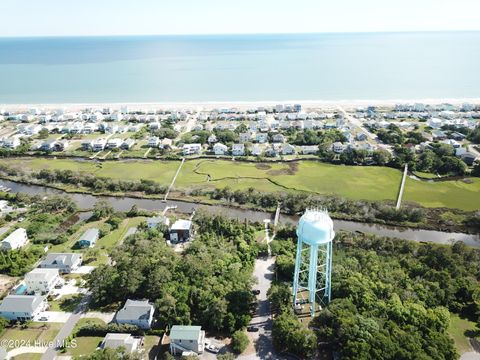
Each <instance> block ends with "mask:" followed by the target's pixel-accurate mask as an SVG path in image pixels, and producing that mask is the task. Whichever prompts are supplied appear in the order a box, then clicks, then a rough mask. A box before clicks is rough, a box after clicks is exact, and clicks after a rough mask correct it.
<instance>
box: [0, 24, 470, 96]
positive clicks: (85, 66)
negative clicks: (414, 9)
mask: <svg viewBox="0 0 480 360" xmlns="http://www.w3.org/2000/svg"><path fill="white" fill-rule="evenodd" d="M479 64H480V32H434V33H358V34H301V35H222V36H213V35H212V36H141V37H138V36H135V37H127V36H125V37H58V38H56V37H51V38H0V84H1V85H0V103H6V104H12V103H15V104H26V103H87V102H88V103H106V102H131V103H132V102H204V101H205V102H208V101H282V100H327V101H329V100H357V99H358V100H370V99H379V100H387V99H414V98H419V99H424V98H479V97H480V68H479Z"/></svg>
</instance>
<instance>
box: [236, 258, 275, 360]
mask: <svg viewBox="0 0 480 360" xmlns="http://www.w3.org/2000/svg"><path fill="white" fill-rule="evenodd" d="M274 264H275V258H274V257H265V258H260V259H257V260H256V261H255V269H254V271H253V275H254V276H255V277H256V278H257V279H258V284H257V286H256V289H258V290H260V294H259V295H258V296H257V300H258V307H257V311H256V313H255V315H254V316H253V318H252V320H251V321H250V325H253V326H256V327H258V328H259V331H258V332H254V333H247V334H248V337H249V339H250V342H251V344H253V345H254V346H255V349H253V348H252V347H250V348H249V349H247V350H246V351H245V353H244V354H243V355H240V356H239V357H238V358H239V359H242V360H254V359H278V358H279V357H278V356H276V355H275V351H274V348H273V343H272V318H271V315H270V303H269V301H268V299H267V291H268V289H270V285H271V283H272V280H273V276H274V274H273V269H274Z"/></svg>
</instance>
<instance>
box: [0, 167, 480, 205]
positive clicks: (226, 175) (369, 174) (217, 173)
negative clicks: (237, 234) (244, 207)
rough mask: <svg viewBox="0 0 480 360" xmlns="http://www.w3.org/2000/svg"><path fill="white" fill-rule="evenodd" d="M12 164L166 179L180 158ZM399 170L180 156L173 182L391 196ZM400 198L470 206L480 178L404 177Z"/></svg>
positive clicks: (479, 191)
mask: <svg viewBox="0 0 480 360" xmlns="http://www.w3.org/2000/svg"><path fill="white" fill-rule="evenodd" d="M4 161H5V162H7V163H11V164H12V165H20V166H21V167H22V168H31V169H34V170H40V169H43V168H50V169H69V170H76V171H85V172H88V173H94V174H96V175H98V176H103V177H111V178H114V179H127V180H139V179H148V180H154V181H156V182H158V183H160V184H162V185H165V186H167V185H169V184H170V182H171V180H172V178H173V176H174V174H175V172H176V170H177V168H178V166H179V164H180V162H179V161H160V160H140V159H139V160H123V161H122V160H119V161H105V162H102V163H101V164H100V165H96V164H95V163H94V162H92V161H76V160H70V159H43V158H36V159H31V158H22V159H13V158H9V159H4ZM401 176H402V172H401V171H399V170H397V169H392V168H387V167H376V166H369V167H362V166H337V165H331V164H325V163H320V162H313V161H303V162H302V161H300V162H297V163H284V162H277V163H263V164H261V163H246V162H239V161H230V160H213V159H212V160H204V159H202V160H191V161H186V162H185V163H184V165H183V167H182V170H181V172H180V174H179V176H178V178H177V180H176V183H175V188H176V189H179V190H182V189H192V188H205V187H210V188H213V187H218V188H223V187H226V186H229V187H231V188H232V189H234V190H235V189H246V188H249V187H253V188H255V189H257V190H260V191H265V192H276V191H282V192H285V191H306V192H313V193H316V194H336V195H340V196H344V197H347V198H350V199H365V200H395V199H396V197H397V194H398V190H399V186H400V181H401ZM404 200H405V201H411V202H416V203H418V204H420V205H423V206H426V207H450V208H458V209H462V210H469V211H470V210H476V209H478V205H477V204H479V203H480V179H478V178H472V179H469V183H467V182H463V181H442V182H436V183H429V182H424V181H416V180H412V179H410V178H408V179H407V182H406V187H405V192H404Z"/></svg>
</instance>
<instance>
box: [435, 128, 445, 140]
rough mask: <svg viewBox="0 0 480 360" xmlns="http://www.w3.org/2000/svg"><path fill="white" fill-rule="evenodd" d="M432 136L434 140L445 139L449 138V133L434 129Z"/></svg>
mask: <svg viewBox="0 0 480 360" xmlns="http://www.w3.org/2000/svg"><path fill="white" fill-rule="evenodd" d="M432 137H433V139H434V140H445V139H446V138H447V134H446V133H445V132H444V131H441V130H435V131H432Z"/></svg>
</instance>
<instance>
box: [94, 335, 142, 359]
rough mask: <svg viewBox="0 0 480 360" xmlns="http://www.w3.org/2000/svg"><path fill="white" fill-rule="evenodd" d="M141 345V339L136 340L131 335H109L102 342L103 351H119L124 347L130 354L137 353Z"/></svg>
mask: <svg viewBox="0 0 480 360" xmlns="http://www.w3.org/2000/svg"><path fill="white" fill-rule="evenodd" d="M139 345H140V338H135V337H133V336H132V335H131V334H125V333H108V334H107V335H105V338H104V339H103V341H102V344H101V347H102V348H103V349H118V348H120V347H123V348H124V349H125V351H126V352H127V353H128V354H131V353H133V352H134V351H137V350H138V348H139Z"/></svg>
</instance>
